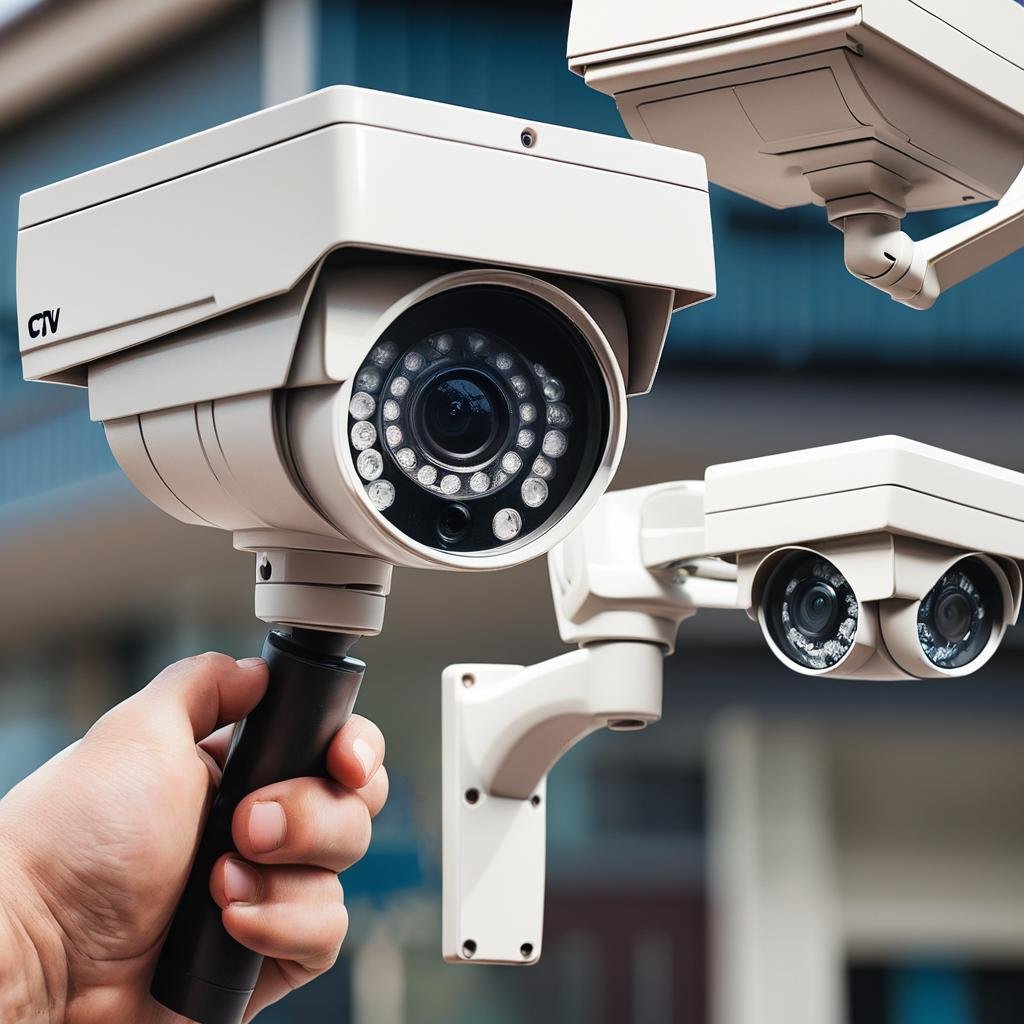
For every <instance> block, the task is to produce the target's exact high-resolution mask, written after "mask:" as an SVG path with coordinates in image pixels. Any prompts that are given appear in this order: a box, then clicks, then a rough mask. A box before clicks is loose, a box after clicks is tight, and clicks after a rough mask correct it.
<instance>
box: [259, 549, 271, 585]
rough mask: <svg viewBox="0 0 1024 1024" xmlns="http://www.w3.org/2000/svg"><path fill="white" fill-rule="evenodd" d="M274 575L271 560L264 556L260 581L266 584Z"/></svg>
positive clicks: (261, 562) (261, 563)
mask: <svg viewBox="0 0 1024 1024" xmlns="http://www.w3.org/2000/svg"><path fill="white" fill-rule="evenodd" d="M273 574H274V567H273V566H272V565H271V564H270V559H269V558H267V556H266V555H264V556H263V558H262V560H261V561H260V579H261V580H263V582H264V583H266V582H267V580H269V579H270V577H271V576H272V575H273Z"/></svg>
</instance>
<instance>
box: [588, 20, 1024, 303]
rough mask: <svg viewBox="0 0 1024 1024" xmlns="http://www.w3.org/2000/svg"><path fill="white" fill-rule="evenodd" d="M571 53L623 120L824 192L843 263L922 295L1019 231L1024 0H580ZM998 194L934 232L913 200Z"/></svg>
mask: <svg viewBox="0 0 1024 1024" xmlns="http://www.w3.org/2000/svg"><path fill="white" fill-rule="evenodd" d="M569 63H570V66H571V67H572V69H573V70H574V71H576V72H578V73H579V74H581V75H583V76H584V77H585V78H586V81H587V83H588V84H589V85H591V86H593V87H594V88H596V89H598V90H600V91H602V92H605V93H608V94H609V95H611V96H613V97H614V98H615V100H616V102H617V103H618V107H619V110H620V112H621V113H622V117H623V120H624V121H625V124H626V127H627V129H628V130H629V132H630V134H631V135H632V136H633V137H634V138H637V139H643V140H646V141H650V142H657V143H660V144H662V145H665V146H672V147H685V148H686V149H695V150H697V151H698V152H701V153H703V154H704V155H705V156H706V158H707V161H708V169H709V174H710V176H711V178H712V180H713V181H715V182H717V183H719V184H721V185H724V186H725V187H726V188H729V189H732V190H733V191H735V192H739V193H741V194H743V195H746V196H749V197H751V198H753V199H757V200H759V201H760V202H762V203H765V204H767V205H768V206H773V207H776V208H787V207H794V206H802V205H806V204H809V203H815V204H818V205H821V206H824V207H825V208H826V210H827V213H828V219H829V221H830V223H832V224H833V225H834V226H836V227H837V228H839V229H840V230H842V231H843V232H844V235H845V244H846V263H847V266H848V268H849V269H850V271H851V272H852V273H853V274H855V275H856V276H858V277H860V278H861V279H862V280H864V281H866V282H867V283H869V284H871V285H873V286H875V287H876V288H879V289H882V290H883V291H885V292H887V293H888V294H889V295H891V296H892V297H893V298H894V299H896V300H898V301H900V302H903V303H905V304H907V305H909V306H913V307H916V308H922V309H923V308H927V307H928V306H930V305H931V304H932V303H933V302H934V301H935V299H936V298H937V297H938V295H939V294H940V292H941V291H943V290H945V289H947V288H949V287H951V286H953V285H955V284H957V283H959V282H960V281H963V280H964V279H966V278H968V277H970V276H971V275H973V274H975V273H977V272H978V271H980V270H982V269H984V268H985V267H987V266H989V265H991V264H992V263H995V262H997V261H998V260H1000V259H1003V258H1004V257H1005V256H1007V255H1009V254H1010V253H1012V252H1014V251H1015V250H1016V249H1019V248H1021V247H1022V246H1024V172H1022V171H1021V168H1022V165H1024V10H1022V9H1021V7H1020V6H1019V5H1017V4H1015V3H1012V2H1010V0H972V2H971V3H952V2H950V0H720V2H718V3H714V4H680V3H675V2H669V0H639V2H636V3H631V4H616V3H611V2H609V0H574V3H573V12H572V22H571V27H570V33H569ZM1000 197H1001V202H1000V203H999V205H998V206H997V207H996V208H995V209H993V210H990V211H988V212H986V213H983V214H982V215H981V216H979V217H976V218H975V219H973V220H968V221H966V222H965V223H963V224H960V225H957V226H956V227H954V228H951V229H949V230H947V231H943V232H941V233H940V234H938V235H936V236H934V237H933V238H929V239H925V240H923V241H919V242H914V241H912V240H911V239H910V238H909V237H908V236H907V235H906V234H904V233H903V232H902V231H901V230H900V221H901V220H902V218H903V216H904V214H906V213H907V212H910V211H914V210H931V209H938V208H946V207H960V206H966V205H969V204H972V203H977V202H983V201H990V200H995V199H1000Z"/></svg>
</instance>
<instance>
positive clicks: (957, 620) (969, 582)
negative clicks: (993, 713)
mask: <svg viewBox="0 0 1024 1024" xmlns="http://www.w3.org/2000/svg"><path fill="white" fill-rule="evenodd" d="M1002 613H1003V599H1002V595H1001V593H1000V590H999V585H998V584H997V583H996V580H995V577H994V575H993V574H992V571H991V570H990V569H989V567H988V566H987V565H985V564H984V563H983V562H980V561H979V560H978V559H976V558H965V559H964V560H963V561H962V562H957V564H956V565H954V566H953V568H952V569H950V570H949V571H948V572H947V573H946V574H945V575H944V576H943V577H942V579H941V580H939V582H938V583H936V584H935V586H934V587H933V588H932V589H931V590H930V591H929V592H928V594H927V595H926V596H925V598H924V600H923V601H922V602H921V606H920V608H919V609H918V613H917V635H918V639H919V640H920V642H921V649H922V650H923V651H924V653H925V657H927V658H928V660H929V661H930V662H932V664H934V665H938V666H939V668H947V669H950V668H962V667H963V666H964V665H969V664H970V663H971V662H972V661H974V660H975V658H977V657H978V656H979V655H980V654H981V653H982V652H983V651H984V650H985V648H986V647H987V646H988V642H989V639H990V637H991V636H992V629H993V623H994V622H997V621H998V620H1000V619H1001V617H1002Z"/></svg>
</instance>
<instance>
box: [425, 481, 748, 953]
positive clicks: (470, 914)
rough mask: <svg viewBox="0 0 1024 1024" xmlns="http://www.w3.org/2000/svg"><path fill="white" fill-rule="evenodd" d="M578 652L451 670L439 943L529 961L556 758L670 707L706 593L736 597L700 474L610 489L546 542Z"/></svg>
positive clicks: (558, 598)
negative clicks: (712, 534)
mask: <svg viewBox="0 0 1024 1024" xmlns="http://www.w3.org/2000/svg"><path fill="white" fill-rule="evenodd" d="M549 567H550V576H551V590H552V594H553V597H554V602H555V614H556V617H557V619H558V629H559V632H560V633H561V636H562V639H563V640H565V641H566V642H567V643H576V644H579V645H580V648H581V649H580V650H578V651H575V652H573V653H572V654H566V655H563V656H562V657H560V658H554V659H553V660H551V661H545V662H543V663H542V664H540V665H534V666H532V667H530V668H523V667H522V666H521V665H452V666H450V667H449V668H448V669H446V670H445V673H444V741H443V745H444V750H443V755H442V756H443V765H444V783H443V803H444V840H443V846H444V958H445V959H446V960H448V961H449V962H451V963H466V962H471V963H489V964H529V963H536V961H537V960H538V959H539V958H540V952H541V940H542V931H543V925H544V861H545V838H546V830H545V816H546V810H545V804H546V796H547V794H546V788H545V786H546V780H547V775H548V772H549V771H550V770H551V769H552V768H553V767H554V765H555V763H556V762H557V761H558V759H559V758H560V757H561V756H562V755H563V754H564V753H565V752H566V751H567V750H568V749H569V748H570V747H572V746H573V745H574V744H576V743H578V742H579V741H580V740H581V739H583V737H584V736H587V735H588V734H590V733H592V732H594V731H595V730H596V729H601V728H605V727H607V728H609V729H616V730H620V731H626V730H633V729H642V728H644V726H646V725H647V724H649V723H650V722H654V721H656V720H657V719H658V718H660V717H661V692H662V676H663V668H664V658H665V655H667V654H671V653H672V651H673V650H674V648H675V639H676V633H677V632H678V630H679V624H680V623H681V622H682V621H683V620H684V619H687V618H689V617H690V616H691V615H694V614H696V612H697V610H698V609H699V608H708V607H714V608H736V607H738V604H737V601H738V589H737V584H736V566H735V565H730V564H729V563H726V562H724V561H722V560H720V559H715V558H708V557H706V556H705V540H704V486H703V484H701V483H685V482H684V483H672V484H658V485H656V486H654V487H642V488H638V489H636V490H631V491H619V492H616V493H614V494H606V495H605V496H604V497H603V498H602V499H601V501H600V502H598V504H597V507H596V508H595V509H594V510H593V512H591V514H590V515H589V516H588V517H587V518H586V519H585V520H584V522H583V523H582V524H581V525H580V526H579V527H578V528H577V529H576V530H575V531H574V532H573V533H572V534H571V535H570V536H569V537H568V538H566V540H565V541H563V542H562V544H560V545H559V546H558V547H557V548H555V549H554V550H553V551H552V552H551V554H550V556H549Z"/></svg>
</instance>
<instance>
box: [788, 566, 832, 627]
mask: <svg viewBox="0 0 1024 1024" xmlns="http://www.w3.org/2000/svg"><path fill="white" fill-rule="evenodd" d="M792 609H793V625H794V626H795V627H796V628H797V629H798V630H799V631H800V632H801V633H802V634H803V635H804V636H807V637H812V638H814V639H819V640H820V639H821V638H822V637H827V636H831V634H832V632H833V630H834V629H835V626H836V622H837V620H838V618H839V615H840V613H841V609H840V606H839V596H838V595H837V594H836V592H835V590H834V589H833V587H832V586H831V584H829V583H825V582H823V581H821V580H804V581H803V582H802V583H801V584H800V585H799V586H798V587H797V588H796V590H795V591H794V593H793V601H792Z"/></svg>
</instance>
